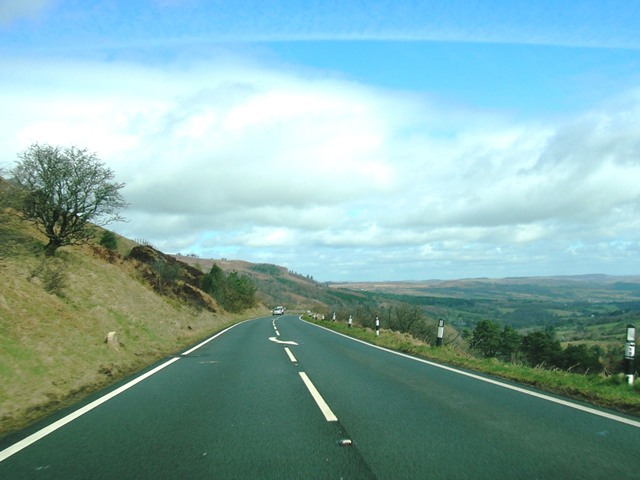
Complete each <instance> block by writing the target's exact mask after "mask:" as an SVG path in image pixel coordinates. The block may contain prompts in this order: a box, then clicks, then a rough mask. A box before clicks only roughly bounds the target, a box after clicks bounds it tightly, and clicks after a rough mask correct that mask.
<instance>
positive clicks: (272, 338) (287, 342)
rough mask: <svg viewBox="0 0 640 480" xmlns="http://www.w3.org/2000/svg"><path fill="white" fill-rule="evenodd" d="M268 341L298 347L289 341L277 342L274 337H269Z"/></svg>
mask: <svg viewBox="0 0 640 480" xmlns="http://www.w3.org/2000/svg"><path fill="white" fill-rule="evenodd" d="M269 340H271V341H272V342H275V343H283V344H285V345H298V344H297V343H296V342H292V341H291V340H278V339H277V338H276V337H269Z"/></svg>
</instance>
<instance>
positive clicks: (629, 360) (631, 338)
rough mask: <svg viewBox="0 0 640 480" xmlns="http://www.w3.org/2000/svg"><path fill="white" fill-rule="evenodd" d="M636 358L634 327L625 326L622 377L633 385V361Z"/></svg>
mask: <svg viewBox="0 0 640 480" xmlns="http://www.w3.org/2000/svg"><path fill="white" fill-rule="evenodd" d="M635 356H636V327H634V326H633V325H627V341H626V342H625V344H624V376H625V378H626V379H627V383H629V385H633V374H634V368H633V360H634V357H635Z"/></svg>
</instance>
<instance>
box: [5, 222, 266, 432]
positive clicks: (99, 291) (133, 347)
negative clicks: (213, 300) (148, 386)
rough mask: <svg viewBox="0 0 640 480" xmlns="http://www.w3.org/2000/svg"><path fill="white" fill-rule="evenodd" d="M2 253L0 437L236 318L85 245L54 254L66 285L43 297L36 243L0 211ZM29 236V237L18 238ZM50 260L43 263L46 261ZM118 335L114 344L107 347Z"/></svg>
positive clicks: (247, 314) (25, 226)
mask: <svg viewBox="0 0 640 480" xmlns="http://www.w3.org/2000/svg"><path fill="white" fill-rule="evenodd" d="M0 216H1V217H2V218H0V222H2V223H1V224H0V229H2V235H3V236H4V238H8V237H12V238H13V237H16V238H20V239H22V240H21V241H17V242H14V243H12V244H11V248H10V249H8V248H5V249H4V250H3V251H1V252H0V378H1V379H2V381H1V382H0V437H2V436H4V435H5V434H7V433H9V432H10V431H12V430H15V429H17V428H20V427H23V426H25V425H27V424H28V423H30V422H32V421H34V420H36V419H38V418H40V417H41V416H43V415H45V414H47V413H50V412H51V411H53V410H55V409H58V408H60V407H62V406H65V405H67V404H69V403H71V402H73V401H75V400H78V399H79V398H80V397H81V396H83V395H86V394H88V393H90V392H92V391H95V390H97V389H99V388H101V387H103V386H106V385H108V384H111V383H113V382H115V381H117V380H118V379H120V378H122V377H124V376H125V375H127V374H130V373H132V372H134V371H137V370H139V369H142V368H144V367H146V366H147V365H149V364H151V363H153V362H154V361H156V360H158V359H160V358H162V357H163V356H166V355H169V354H172V353H175V352H178V351H180V350H182V349H184V348H185V347H186V346H188V345H190V344H193V343H195V342H196V341H198V340H200V339H201V338H203V337H205V336H207V335H209V334H211V333H213V332H215V331H217V330H220V329H222V328H224V327H225V326H227V325H229V324H231V323H233V322H235V321H238V320H239V319H240V318H248V317H251V316H255V315H258V314H262V313H264V310H263V309H262V310H260V309H258V310H255V311H252V312H245V313H244V314H243V315H242V316H241V317H238V316H235V317H234V316H231V315H228V314H223V313H217V314H216V313H212V312H207V311H205V310H198V309H195V308H194V307H189V306H185V305H184V304H182V303H180V302H179V301H177V300H176V299H172V298H169V297H164V296H160V295H158V294H157V293H156V292H154V290H153V289H152V288H151V287H150V286H148V285H147V284H146V283H145V282H143V281H142V279H141V278H140V276H139V274H138V272H137V271H136V270H135V268H134V267H133V265H132V263H131V262H127V261H124V260H123V258H122V257H118V258H117V259H116V261H115V262H113V263H110V262H108V261H105V260H104V259H102V258H99V256H96V255H95V254H94V251H93V250H92V249H91V248H90V247H73V248H71V247H67V248H63V249H60V251H59V254H58V258H57V259H55V261H57V262H58V263H59V265H61V267H60V268H63V269H64V272H65V277H66V286H65V287H63V288H62V290H61V292H60V293H59V294H58V295H56V294H52V293H47V291H46V290H45V288H43V283H42V281H41V279H40V278H39V277H38V276H37V275H34V272H36V271H37V270H38V268H39V267H40V266H41V262H43V261H45V260H44V258H43V257H42V256H36V255H35V254H34V252H37V251H38V249H37V248H35V249H34V247H33V243H34V242H35V243H36V244H38V243H39V244H40V245H42V244H43V239H42V238H40V237H38V235H37V233H36V232H35V231H34V230H33V229H32V228H31V227H29V226H28V224H23V223H22V222H15V219H14V218H13V217H12V216H11V215H9V214H8V213H7V212H4V213H0ZM25 239H28V240H29V241H25ZM47 261H49V260H47ZM111 331H115V332H117V336H118V340H119V342H120V344H121V345H120V347H119V348H118V349H117V350H116V349H114V348H111V347H109V346H108V345H107V344H106V343H105V339H106V336H107V333H108V332H111Z"/></svg>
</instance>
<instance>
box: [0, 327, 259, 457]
mask: <svg viewBox="0 0 640 480" xmlns="http://www.w3.org/2000/svg"><path fill="white" fill-rule="evenodd" d="M258 318H262V317H258ZM251 320H256V319H255V318H250V319H248V320H243V321H242V322H238V323H235V324H233V325H231V326H229V327H227V328H225V329H224V330H222V331H220V332H218V333H216V334H215V335H213V336H211V337H209V338H207V339H206V340H204V341H203V342H200V343H199V344H198V345H196V346H195V347H193V348H190V349H189V350H187V351H186V352H183V353H182V354H181V357H182V356H186V355H189V354H190V353H193V352H194V351H196V350H197V349H198V348H200V347H202V346H203V345H206V344H207V343H209V342H210V341H211V340H214V339H215V338H217V337H219V336H220V335H222V334H223V333H225V332H227V331H229V330H231V329H232V328H233V327H237V326H238V325H240V324H241V323H245V322H249V321H251ZM181 357H174V358H172V359H171V360H168V361H166V362H165V363H163V364H161V365H158V366H157V367H155V368H154V369H153V370H149V371H148V372H147V373H145V374H143V375H140V376H139V377H136V378H134V379H133V380H131V381H130V382H129V383H126V384H124V385H122V386H121V387H119V388H117V389H115V390H114V391H112V392H110V393H107V394H106V395H104V396H103V397H100V398H98V399H97V400H94V401H93V402H91V403H89V404H87V405H85V406H84V407H82V408H79V409H78V410H76V411H75V412H72V413H70V414H69V415H67V416H66V417H63V418H61V419H60V420H58V421H56V422H53V423H52V424H51V425H48V426H46V427H44V428H43V429H41V430H38V431H37V432H35V433H33V434H31V435H29V436H28V437H26V438H23V439H22V440H20V441H19V442H16V443H14V444H13V445H11V446H10V447H7V448H5V449H4V450H2V451H0V462H2V461H4V460H6V459H7V458H9V457H10V456H11V455H14V454H16V453H18V452H19V451H20V450H23V449H25V448H27V447H28V446H29V445H32V444H33V443H35V442H37V441H38V440H40V439H42V438H44V437H46V436H47V435H49V434H50V433H53V432H55V431H56V430H58V429H59V428H62V427H64V426H65V425H66V424H68V423H70V422H72V421H74V420H75V419H77V418H79V417H81V416H82V415H84V414H85V413H87V412H90V411H91V410H93V409H94V408H96V407H99V406H100V405H102V404H103V403H105V402H107V401H108V400H111V399H112V398H114V397H116V396H118V395H120V394H121V393H122V392H124V391H126V390H128V389H130V388H131V387H133V386H134V385H137V384H138V383H140V382H142V381H143V380H146V379H147V378H149V377H150V376H151V375H153V374H155V373H158V372H159V371H160V370H162V369H163V368H165V367H168V366H169V365H171V364H172V363H174V362H177V361H178V360H180V358H181Z"/></svg>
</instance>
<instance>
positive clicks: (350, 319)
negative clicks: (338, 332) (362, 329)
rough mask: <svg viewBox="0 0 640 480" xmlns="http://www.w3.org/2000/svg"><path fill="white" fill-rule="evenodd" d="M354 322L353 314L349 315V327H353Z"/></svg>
mask: <svg viewBox="0 0 640 480" xmlns="http://www.w3.org/2000/svg"><path fill="white" fill-rule="evenodd" d="M352 322H353V319H352V318H351V315H349V328H351V323H352Z"/></svg>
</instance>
